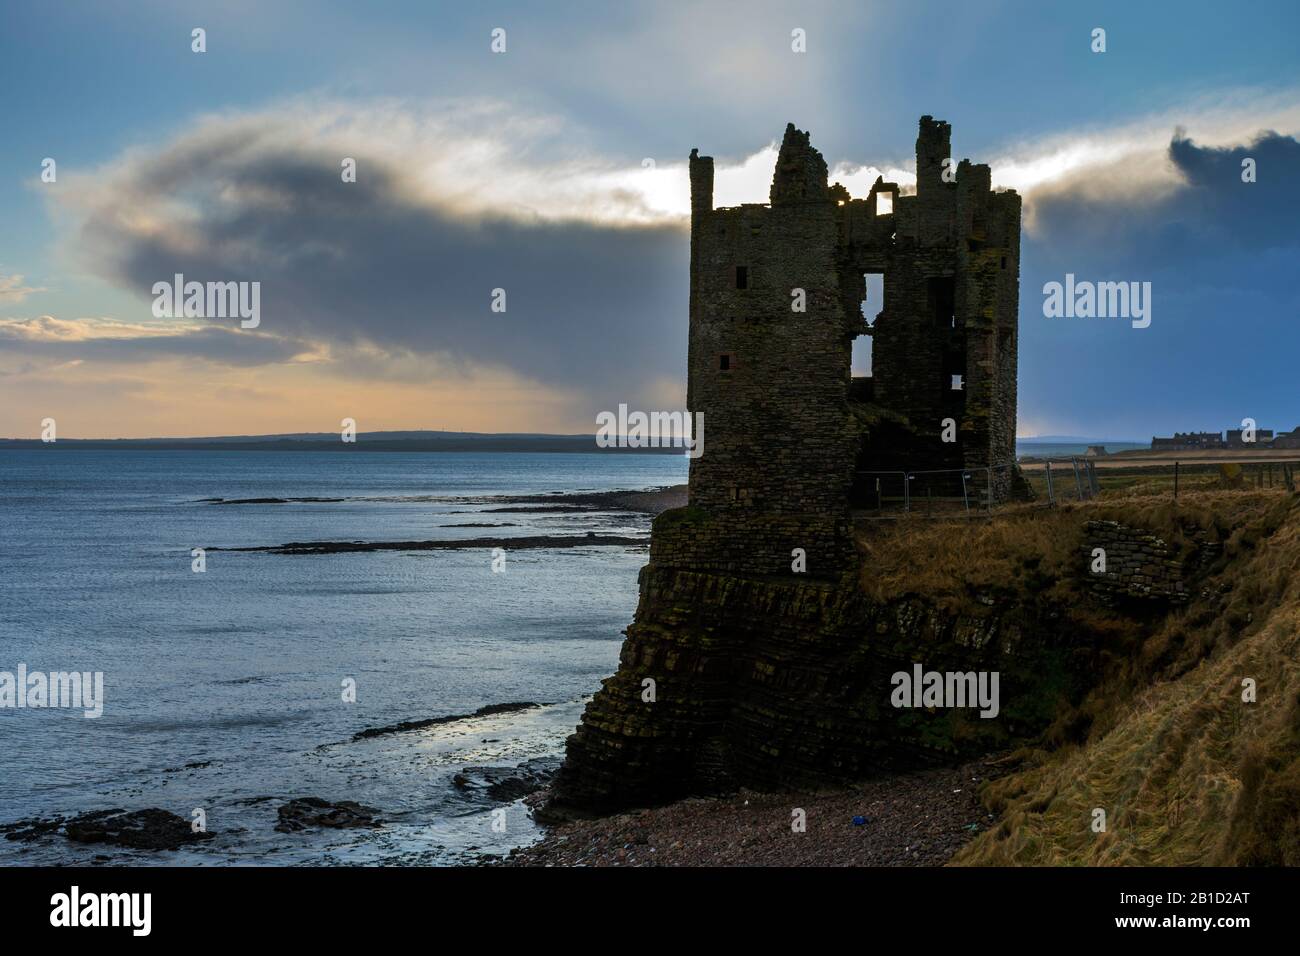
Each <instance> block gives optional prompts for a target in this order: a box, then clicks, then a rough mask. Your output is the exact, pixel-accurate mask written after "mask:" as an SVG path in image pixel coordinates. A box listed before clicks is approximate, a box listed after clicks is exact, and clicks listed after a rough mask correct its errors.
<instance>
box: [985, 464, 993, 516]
mask: <svg viewBox="0 0 1300 956" xmlns="http://www.w3.org/2000/svg"><path fill="white" fill-rule="evenodd" d="M984 470H985V471H987V472H988V476H989V481H988V490H987V492H986V493H985V495H984V511H985V513H987V514H988V515H989V516H990V517H991V516H992V515H993V469H992V468H986V469H984Z"/></svg>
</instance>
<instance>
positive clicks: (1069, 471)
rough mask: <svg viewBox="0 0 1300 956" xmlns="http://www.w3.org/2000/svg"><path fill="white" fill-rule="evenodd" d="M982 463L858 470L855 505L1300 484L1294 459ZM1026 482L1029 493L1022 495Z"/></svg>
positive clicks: (952, 507) (974, 506) (908, 510)
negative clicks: (1100, 464) (1102, 474)
mask: <svg viewBox="0 0 1300 956" xmlns="http://www.w3.org/2000/svg"><path fill="white" fill-rule="evenodd" d="M1017 467H1018V466H1017V465H1016V464H1010V463H1008V464H1002V465H992V466H988V467H983V468H946V469H916V470H898V471H859V472H856V473H855V478H854V485H853V502H854V510H855V511H856V512H857V513H858V514H860V515H866V516H887V517H896V516H898V515H901V514H910V515H920V516H925V517H931V516H933V517H960V516H969V517H974V516H977V515H987V514H989V513H991V512H992V510H993V505H994V504H995V503H1000V502H1005V501H1024V500H1025V498H1026V497H1028V499H1029V501H1031V502H1032V503H1034V504H1037V505H1040V506H1044V507H1052V506H1055V505H1057V504H1060V503H1061V502H1067V501H1090V500H1092V499H1094V498H1096V497H1098V496H1099V495H1100V494H1101V492H1102V480H1101V477H1100V475H1099V471H1104V472H1105V475H1106V482H1105V484H1106V490H1107V492H1108V493H1119V494H1125V493H1127V494H1134V495H1141V496H1167V495H1172V497H1173V498H1175V499H1177V498H1178V496H1179V494H1180V493H1186V492H1189V491H1224V490H1245V491H1251V490H1261V491H1268V490H1282V489H1285V490H1286V491H1288V492H1290V493H1295V492H1296V490H1297V486H1298V485H1300V460H1293V461H1281V460H1275V461H1250V460H1247V461H1240V460H1238V461H1192V462H1184V461H1168V460H1159V459H1146V460H1144V459H1141V458H1134V459H1131V460H1129V459H1125V460H1123V461H1115V462H1108V463H1107V466H1106V467H1105V468H1104V469H1099V468H1098V467H1097V462H1096V460H1094V459H1091V458H1084V457H1081V456H1075V457H1070V458H1046V459H1044V458H1035V459H1033V461H1032V462H1026V463H1025V465H1024V466H1022V467H1020V468H1019V474H1017ZM1025 485H1028V489H1027V490H1028V491H1029V495H1028V496H1026V495H1025V494H1024V492H1025V491H1026V488H1025Z"/></svg>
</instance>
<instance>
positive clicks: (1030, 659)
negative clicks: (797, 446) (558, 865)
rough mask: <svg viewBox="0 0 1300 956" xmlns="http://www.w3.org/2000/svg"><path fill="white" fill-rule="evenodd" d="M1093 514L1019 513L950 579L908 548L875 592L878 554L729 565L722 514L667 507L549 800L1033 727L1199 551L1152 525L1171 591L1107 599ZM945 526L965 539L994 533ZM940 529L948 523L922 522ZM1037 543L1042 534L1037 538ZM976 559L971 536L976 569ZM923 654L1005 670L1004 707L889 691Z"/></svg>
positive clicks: (906, 763)
mask: <svg viewBox="0 0 1300 956" xmlns="http://www.w3.org/2000/svg"><path fill="white" fill-rule="evenodd" d="M1093 515H1097V516H1098V517H1108V515H1106V514H1104V513H1100V512H1098V511H1097V510H1096V509H1092V510H1090V511H1086V512H1085V513H1083V514H1079V513H1073V514H1070V513H1062V512H1051V513H1050V514H1043V513H1039V514H1031V515H1027V516H1022V517H1021V518H1019V519H1016V520H1019V521H1022V522H1026V523H1027V524H1026V528H1027V529H1029V531H1026V532H1025V533H1026V535H1027V536H1028V537H1029V538H1030V540H1028V541H1027V542H1026V545H1025V547H1024V549H1023V551H1024V553H1023V554H1017V555H1010V556H1009V557H1011V558H1014V562H1012V563H1011V564H1008V568H1009V570H1007V569H1003V568H1001V566H1000V565H998V566H996V567H992V566H990V567H986V568H985V570H987V571H991V572H992V573H991V574H983V575H981V574H980V573H972V574H969V575H959V576H960V577H962V580H961V581H959V582H956V583H953V582H949V583H950V584H953V586H952V587H951V588H949V587H948V586H947V585H945V586H943V587H940V586H937V585H936V586H934V587H929V586H928V585H927V583H926V573H927V567H925V566H918V567H917V568H916V569H915V574H913V575H910V576H909V575H907V574H906V573H904V574H903V575H902V577H903V578H904V579H908V580H914V581H915V582H916V586H915V587H907V588H895V589H893V590H892V591H889V592H887V593H886V592H881V591H880V590H879V589H873V588H871V587H864V585H863V582H864V580H866V581H870V580H872V577H873V575H875V574H877V573H878V569H877V568H876V567H875V566H874V562H875V560H876V559H875V558H874V557H873V556H872V555H870V554H859V555H858V558H857V561H856V564H855V566H854V567H853V570H851V571H850V572H848V573H845V574H841V575H838V576H835V575H831V576H825V577H822V578H817V577H813V576H811V574H810V573H797V572H793V571H792V572H791V573H790V574H788V575H780V576H754V575H752V574H746V573H744V572H743V571H735V570H730V568H731V567H732V564H733V562H735V564H736V565H737V566H739V567H743V566H744V565H743V564H742V563H741V562H740V561H739V560H738V556H734V555H729V553H728V550H727V548H725V547H719V545H718V542H720V541H723V542H725V541H727V540H729V539H728V536H727V535H726V534H725V529H718V528H715V527H713V522H714V521H715V520H716V519H712V518H710V517H709V516H708V515H707V514H704V513H702V512H699V511H697V510H695V509H690V508H685V509H678V510H676V511H671V512H665V513H664V514H663V515H661V516H660V517H659V518H658V519H657V520H656V523H655V526H654V533H653V539H652V545H651V556H650V563H649V564H648V565H647V566H646V567H645V568H644V569H643V570H642V572H641V579H640V583H641V599H640V604H639V607H638V609H637V613H636V618H635V621H634V622H633V624H632V625H631V626H630V627H629V629H628V631H627V640H626V642H625V643H624V645H623V650H622V654H621V657H620V662H619V668H618V672H617V673H616V674H615V675H614V676H613V677H611V678H609V679H608V680H606V681H605V682H604V685H603V687H602V688H601V690H600V691H599V692H598V693H597V694H596V696H595V697H594V698H593V700H592V701H591V703H590V704H589V705H588V707H587V710H586V713H585V714H584V716H583V719H582V723H581V725H580V726H579V727H578V729H577V732H576V733H575V734H574V735H573V736H572V737H570V739H569V741H568V751H567V757H566V760H565V764H564V766H563V768H562V770H561V772H560V774H559V776H558V777H557V780H556V783H555V786H554V788H553V792H552V797H551V799H550V802H549V804H548V806H547V808H546V810H545V813H544V815H549V816H550V817H551V818H552V819H557V818H563V817H565V816H576V815H590V814H601V813H608V812H613V811H616V810H619V809H623V808H627V807H630V806H644V805H649V804H654V803H659V802H664V801H668V800H672V799H675V798H678V797H682V796H684V795H688V794H692V793H703V792H710V791H716V790H719V789H724V788H730V787H735V786H747V787H751V788H756V789H774V788H779V787H783V786H787V785H806V784H809V783H819V782H827V783H830V782H836V781H846V780H851V779H855V778H861V777H864V776H866V775H869V774H871V773H873V772H875V771H879V770H881V769H885V768H905V767H913V766H917V765H923V764H928V763H934V762H940V761H945V760H951V759H958V758H961V757H964V756H968V755H971V754H974V753H982V752H988V751H991V750H995V749H1001V748H1005V747H1008V746H1011V745H1014V744H1016V743H1019V742H1023V741H1028V740H1033V739H1035V738H1037V737H1039V736H1041V735H1042V734H1043V733H1044V731H1046V730H1047V729H1048V728H1049V726H1051V725H1053V723H1054V722H1059V721H1060V718H1061V715H1062V714H1064V713H1067V712H1068V711H1070V709H1071V708H1072V707H1073V706H1074V705H1076V704H1077V703H1078V702H1079V701H1080V700H1081V699H1082V698H1083V697H1084V695H1085V694H1086V693H1087V692H1088V691H1089V690H1090V689H1091V688H1092V687H1093V686H1094V685H1095V684H1096V682H1097V681H1098V679H1099V677H1100V675H1101V673H1102V670H1103V666H1102V665H1103V661H1104V658H1105V655H1106V652H1107V646H1106V645H1107V642H1108V641H1111V642H1112V643H1113V639H1114V633H1115V629H1116V627H1120V628H1122V627H1124V626H1127V625H1128V624H1131V626H1132V627H1133V628H1134V629H1139V630H1140V629H1144V628H1146V627H1148V626H1149V624H1150V621H1151V620H1153V619H1154V618H1158V617H1159V615H1160V614H1162V613H1163V612H1164V611H1165V610H1166V609H1167V608H1168V607H1169V606H1170V602H1168V601H1165V600H1163V598H1164V597H1165V596H1167V597H1175V598H1177V597H1181V596H1184V595H1186V593H1187V592H1188V590H1189V589H1190V588H1191V587H1192V586H1193V578H1194V576H1195V575H1196V574H1197V573H1198V568H1199V567H1200V563H1199V561H1198V560H1197V555H1198V554H1200V552H1199V551H1197V550H1196V549H1191V548H1186V547H1184V548H1182V549H1181V550H1180V549H1179V548H1176V547H1174V546H1173V545H1165V544H1164V542H1163V541H1162V542H1161V547H1162V548H1163V550H1161V553H1160V556H1159V560H1160V562H1161V565H1160V566H1161V569H1162V570H1161V574H1162V575H1163V577H1162V585H1163V586H1165V587H1167V595H1166V594H1165V591H1164V590H1162V591H1161V592H1160V593H1155V594H1150V593H1148V594H1144V595H1143V596H1142V598H1141V600H1138V599H1133V600H1132V601H1131V602H1126V599H1125V598H1124V596H1123V595H1122V594H1115V593H1108V594H1107V600H1108V601H1109V603H1108V604H1102V603H1100V602H1098V601H1096V599H1095V598H1091V597H1090V596H1089V595H1090V594H1091V590H1090V587H1091V584H1092V583H1093V582H1092V581H1090V580H1089V576H1090V574H1091V572H1090V570H1089V564H1088V563H1087V560H1086V556H1087V555H1089V554H1090V553H1091V547H1090V539H1089V534H1090V531H1091V532H1096V533H1097V535H1098V537H1099V540H1100V538H1101V537H1105V536H1107V535H1110V536H1113V535H1114V534H1115V533H1116V532H1115V529H1114V528H1113V527H1112V526H1111V525H1101V524H1092V525H1089V524H1087V519H1088V518H1089V517H1092V516H1093ZM949 527H950V528H951V532H950V533H951V535H952V541H951V545H952V547H953V548H954V549H956V550H958V551H961V550H962V549H963V548H964V547H973V545H972V543H971V542H970V541H969V540H966V539H969V538H970V536H971V535H973V534H987V532H986V531H976V530H973V529H972V528H969V527H963V526H949ZM1125 527H1126V532H1125V533H1126V534H1133V535H1139V534H1140V532H1139V531H1137V530H1131V529H1128V528H1127V526H1125ZM1030 531H1032V532H1033V533H1037V534H1040V535H1043V536H1044V538H1045V539H1046V540H1047V541H1049V542H1050V543H1049V544H1047V545H1044V544H1043V543H1042V541H1038V540H1036V539H1033V537H1032V534H1030V533H1029V532H1030ZM882 533H883V532H882ZM936 533H937V534H939V535H940V536H942V534H944V532H943V531H941V530H939V529H936V528H935V527H933V526H930V527H928V528H927V529H926V534H928V535H929V536H930V537H931V538H933V537H934V536H935V535H936ZM1017 533H1019V532H1017ZM868 534H870V533H868ZM887 538H888V541H889V542H892V543H890V544H886V545H885V546H886V547H892V548H894V549H895V550H897V549H900V548H906V547H907V546H908V545H907V541H908V537H907V533H906V532H905V531H904V532H899V531H897V530H895V531H892V532H889V533H888V534H887ZM1108 540H1109V539H1108ZM877 546H879V543H877ZM939 547H942V544H940V545H939ZM1044 547H1046V548H1048V549H1049V550H1051V552H1052V554H1050V555H1044V554H1042V553H1039V552H1040V551H1041V550H1042V548H1044ZM1152 547H1154V546H1152ZM867 550H868V551H869V550H870V548H867ZM787 553H788V552H787ZM895 557H899V558H900V559H901V560H903V562H904V564H905V561H906V558H905V557H903V556H900V555H897V554H896V555H895ZM917 557H918V559H919V560H923V561H925V562H926V564H927V565H928V566H932V565H935V564H937V563H942V562H941V561H940V560H939V559H937V558H934V557H933V556H929V557H927V556H925V555H921V554H919V553H918V555H917ZM1003 557H1008V556H1005V555H1004V556H1003ZM1116 557H1117V560H1118V561H1119V567H1120V568H1121V569H1126V568H1127V564H1125V560H1126V559H1123V558H1122V556H1121V555H1118V554H1117V556H1116ZM981 560H982V559H981V557H980V555H978V554H976V553H974V552H973V551H972V553H971V554H970V561H971V562H972V564H971V568H972V571H973V572H974V571H977V570H978V569H979V567H980V565H979V563H978V562H980V561H981ZM985 563H986V565H987V564H988V562H985ZM812 570H813V569H812V568H811V567H810V568H809V572H811V571H812ZM896 570H898V569H896ZM902 570H903V571H904V572H906V568H905V567H904V568H902ZM1184 571H1185V572H1186V574H1187V575H1188V579H1187V580H1183V579H1182V578H1181V577H1180V575H1181V574H1182V573H1183V572H1184ZM1000 574H1006V575H1007V576H1008V579H1007V580H998V577H997V576H998V575H1000ZM1091 605H1095V608H1092V607H1091ZM1097 611H1100V614H1098V613H1097ZM1153 616H1154V617H1153ZM917 664H920V665H921V666H922V667H923V669H924V670H925V671H938V672H983V673H986V674H987V673H990V672H997V673H998V675H999V696H1000V707H999V710H998V713H997V715H996V717H992V718H985V717H981V716H980V715H979V712H978V710H977V709H976V708H972V707H942V706H940V707H928V708H927V707H920V708H911V707H904V708H899V707H895V706H894V704H893V702H892V701H891V694H892V692H893V690H894V684H893V682H892V680H891V677H892V675H893V674H895V673H897V672H908V673H910V672H912V671H913V668H914V666H915V665H917Z"/></svg>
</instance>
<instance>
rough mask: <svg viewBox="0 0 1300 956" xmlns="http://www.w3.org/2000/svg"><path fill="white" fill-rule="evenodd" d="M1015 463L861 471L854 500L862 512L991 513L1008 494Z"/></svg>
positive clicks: (857, 473) (856, 481) (858, 473)
mask: <svg viewBox="0 0 1300 956" xmlns="http://www.w3.org/2000/svg"><path fill="white" fill-rule="evenodd" d="M1014 475H1015V466H1014V465H1011V464H1003V465H991V466H988V467H984V468H940V469H913V470H905V471H859V472H856V474H855V480H854V487H853V500H854V502H855V504H856V506H857V510H858V511H859V512H866V513H868V514H876V515H884V514H892V513H908V514H920V515H934V516H950V515H975V514H987V513H989V512H990V511H991V510H992V507H993V503H994V502H995V501H998V500H1001V499H1002V498H1005V492H1006V490H1007V489H1009V488H1010V486H1011V481H1012V479H1013V478H1014Z"/></svg>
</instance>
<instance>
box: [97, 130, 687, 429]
mask: <svg viewBox="0 0 1300 956" xmlns="http://www.w3.org/2000/svg"><path fill="white" fill-rule="evenodd" d="M213 138H214V137H213V136H212V135H211V133H208V134H204V135H200V136H199V137H197V138H196V139H195V140H191V141H184V142H182V143H181V144H180V145H178V146H177V147H176V148H174V149H173V150H171V151H169V152H166V153H164V154H162V155H160V156H159V157H157V158H156V159H152V160H149V161H147V162H140V163H136V164H134V165H130V166H128V167H127V168H126V171H125V172H123V171H118V173H117V174H116V187H115V188H113V189H111V190H109V189H104V190H101V191H99V192H98V193H96V194H95V196H94V198H93V200H92V201H90V202H89V204H88V207H87V214H86V215H85V217H84V220H83V222H82V224H81V231H80V240H81V243H82V248H83V250H84V251H87V252H89V253H90V254H91V256H92V257H93V260H94V261H95V262H96V263H97V264H98V267H99V268H100V269H101V270H102V271H104V272H106V273H107V274H109V276H110V277H111V278H113V279H114V280H115V281H117V282H119V283H121V284H124V285H126V286H128V287H129V288H131V289H134V290H137V291H138V292H139V293H140V294H141V295H142V296H151V292H150V290H151V288H152V286H153V284H154V283H155V282H159V281H164V282H170V281H171V279H172V276H173V275H174V274H175V273H181V274H183V275H184V277H185V279H186V281H199V282H207V281H230V280H236V281H257V282H260V283H261V324H260V326H259V327H258V331H259V332H261V333H265V334H266V335H270V336H283V337H289V338H294V339H304V340H312V341H318V342H324V343H327V344H328V345H329V346H330V351H331V354H332V355H333V356H335V358H336V360H337V361H339V362H341V363H343V365H344V367H343V368H342V369H341V370H342V371H344V372H347V371H348V369H347V368H346V363H347V362H348V354H349V350H350V348H351V347H358V349H360V350H363V351H366V352H367V354H368V357H367V359H366V362H367V363H369V362H371V361H373V354H372V351H373V348H374V347H377V348H378V349H380V350H385V351H390V352H392V353H394V354H399V353H401V354H409V353H411V352H415V353H426V354H429V355H434V354H437V355H441V356H447V357H450V358H451V359H453V360H457V361H461V362H467V363H469V364H470V365H482V364H490V365H500V366H504V367H506V368H508V369H510V370H512V371H514V372H516V373H519V374H521V375H524V376H527V377H529V378H532V379H535V380H538V381H541V382H543V383H548V384H554V385H559V386H564V387H567V388H577V389H581V390H585V391H587V393H588V394H589V395H591V396H593V400H594V401H597V402H598V407H609V405H608V403H609V402H610V401H612V400H617V399H619V397H620V396H622V399H623V400H628V399H629V398H631V397H633V395H634V394H635V393H636V392H637V390H638V389H640V388H641V387H642V386H648V385H650V384H651V383H653V382H655V381H656V380H660V379H663V378H670V379H678V378H681V376H682V374H683V372H684V352H685V346H684V343H685V326H686V299H687V269H686V265H687V255H688V243H687V237H686V234H685V233H684V231H683V230H682V229H681V228H675V227H671V226H608V225H602V224H595V223H592V222H587V221H581V220H578V219H576V218H575V219H569V220H563V221H557V220H555V219H553V218H551V219H542V218H539V217H536V216H533V217H529V216H528V215H527V214H526V213H525V214H521V215H507V214H504V213H502V214H485V213H482V212H476V213H470V212H465V211H463V210H461V209H458V208H456V207H455V206H454V204H453V203H451V202H448V203H447V204H439V203H438V202H437V201H436V198H435V199H433V200H431V199H430V198H429V197H428V196H427V195H418V196H417V192H418V190H416V189H415V188H413V186H412V185H411V183H410V181H408V179H407V178H406V177H405V176H404V175H403V173H402V172H401V171H399V170H394V169H392V168H390V166H389V165H387V163H388V162H391V160H388V161H381V160H379V159H375V158H366V157H364V156H361V157H358V159H359V170H360V172H359V175H358V178H357V182H354V183H344V182H342V180H341V177H340V166H339V154H338V153H335V152H326V151H320V152H307V151H305V150H303V149H301V148H293V147H290V146H287V145H286V146H284V147H282V148H281V147H275V146H274V145H272V143H273V141H272V140H271V139H270V138H269V137H266V136H263V135H261V134H259V133H254V141H253V146H254V147H255V148H250V146H249V144H248V143H247V141H245V143H244V145H243V146H241V147H240V148H232V147H231V146H230V145H229V143H228V142H227V143H226V144H225V145H217V146H216V147H214V149H212V150H206V149H203V148H201V144H202V143H204V142H208V141H210V140H212V139H213ZM172 202H177V203H184V204H185V205H186V206H187V207H188V208H189V209H190V210H191V211H192V212H194V213H197V216H196V217H193V218H187V219H186V220H184V221H180V222H174V223H173V222H170V221H168V220H166V219H163V220H162V222H161V225H159V224H158V223H156V222H154V220H155V219H157V218H158V217H160V216H162V215H163V213H164V211H165V210H166V209H167V208H168V206H169V204H170V203H172ZM141 207H144V208H146V209H147V210H149V216H150V223H151V224H150V225H149V226H148V227H138V226H137V225H135V222H136V214H138V212H139V211H140V209H141ZM498 288H500V289H504V290H505V296H506V298H505V301H506V311H505V312H504V313H498V312H493V311H492V310H491V304H492V300H493V290H494V289H498ZM218 342H219V343H220V345H221V346H222V348H223V349H225V348H226V347H227V344H228V343H226V341H225V340H224V339H221V340H218V339H214V340H213V344H214V345H216V344H218ZM252 347H254V346H251V345H250V348H252ZM356 364H357V365H358V366H359V367H360V366H362V364H363V363H362V360H361V359H360V358H358V360H357V363H356ZM367 367H368V365H367ZM596 396H598V398H596Z"/></svg>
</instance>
